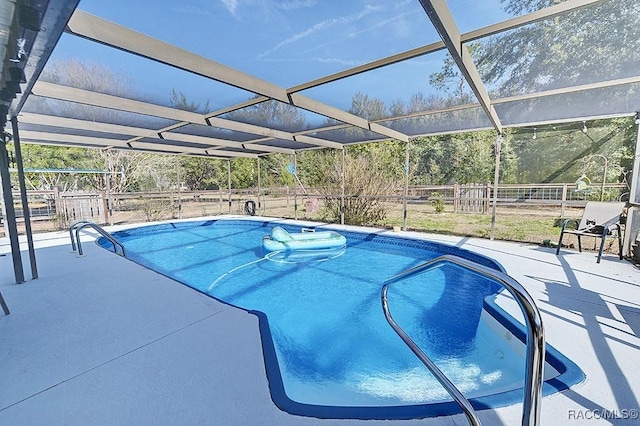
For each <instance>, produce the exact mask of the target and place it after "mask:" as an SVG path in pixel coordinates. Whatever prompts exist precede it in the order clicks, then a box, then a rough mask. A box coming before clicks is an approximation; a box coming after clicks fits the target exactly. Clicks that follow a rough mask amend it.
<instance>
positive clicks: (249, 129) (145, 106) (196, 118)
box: [33, 81, 342, 148]
mask: <svg viewBox="0 0 640 426" xmlns="http://www.w3.org/2000/svg"><path fill="white" fill-rule="evenodd" d="M33 94H34V95H36V96H43V97H48V98H53V99H59V100H64V101H69V102H77V103H81V104H85V105H93V106H98V107H103V108H111V109H116V110H120V111H127V112H132V113H136V114H143V115H150V116H155V117H161V118H166V119H170V120H177V121H184V122H188V123H194V124H201V125H211V126H215V127H219V128H222V129H228V130H235V131H238V132H244V133H253V134H257V135H260V136H267V137H270V138H277V139H285V140H291V141H295V140H296V137H295V136H294V135H293V134H292V133H289V132H284V131H281V130H276V129H270V128H267V127H262V126H257V125H254V124H246V123H240V122H238V121H233V120H226V119H223V118H218V117H211V118H207V119H205V118H204V116H203V115H201V114H197V113H195V112H190V111H183V110H179V109H175V108H169V107H165V106H160V105H154V104H150V103H147V102H141V101H136V100H132V99H124V98H120V97H117V96H113V95H106V94H103V93H97V92H91V91H88V90H84V89H76V88H73V87H68V86H61V85H58V84H53V83H46V82H42V81H39V82H37V83H36V84H35V85H34V87H33ZM163 135H164V133H163ZM172 135H175V133H173V134H172ZM163 137H166V136H163ZM312 140H314V138H308V139H307V141H304V143H310V144H314V145H317V146H328V145H330V147H332V148H338V147H342V145H341V144H339V143H336V142H330V141H325V140H324V139H317V143H313V142H311V141H312ZM220 141H221V140H220V139H217V140H215V141H214V143H219V142H220ZM301 142H302V141H301Z"/></svg>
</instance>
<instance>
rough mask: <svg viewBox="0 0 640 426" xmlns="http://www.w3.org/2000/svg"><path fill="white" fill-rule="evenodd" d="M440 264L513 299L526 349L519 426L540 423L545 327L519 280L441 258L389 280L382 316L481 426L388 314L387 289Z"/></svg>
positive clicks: (473, 422) (384, 290) (383, 295)
mask: <svg viewBox="0 0 640 426" xmlns="http://www.w3.org/2000/svg"><path fill="white" fill-rule="evenodd" d="M442 262H449V263H453V264H456V265H458V266H461V267H463V268H466V269H469V270H471V271H473V272H476V273H478V274H480V275H483V276H485V277H488V278H491V279H494V280H496V281H498V282H499V283H500V284H501V285H502V286H503V287H504V288H506V289H507V291H509V293H511V295H512V296H513V297H514V299H515V300H516V302H517V303H518V305H519V306H520V309H521V310H522V313H523V314H524V318H525V325H526V327H527V342H526V343H527V347H526V365H525V382H524V403H523V408H522V425H523V426H537V425H538V424H539V421H540V403H541V399H542V377H543V367H544V354H545V340H544V327H543V325H542V317H541V315H540V311H539V310H538V307H537V306H536V304H535V302H534V300H533V298H532V297H531V295H530V294H529V293H528V292H527V290H526V289H525V288H524V287H523V286H522V284H520V283H519V282H518V281H516V280H515V279H513V278H512V277H510V276H508V275H507V274H504V273H502V272H500V271H497V270H494V269H490V268H488V267H486V266H483V265H480V264H478V263H475V262H472V261H470V260H467V259H463V258H461V257H458V256H454V255H449V254H446V255H443V256H439V257H437V258H435V259H432V260H430V261H427V262H425V263H422V264H420V265H418V266H416V267H414V268H410V269H407V270H406V271H403V272H400V273H399V274H397V275H394V276H393V277H391V278H389V279H388V280H386V281H385V282H384V285H383V286H382V292H381V298H382V308H383V310H384V314H385V317H386V318H387V321H388V322H389V324H390V325H391V327H392V328H393V329H394V330H395V331H396V333H398V335H399V336H400V338H401V339H402V340H403V341H404V342H405V343H406V344H407V345H408V346H409V348H410V349H411V350H412V351H413V353H415V354H416V356H417V357H418V358H419V359H420V361H422V362H423V363H424V365H425V366H426V367H427V368H428V369H429V370H430V371H431V372H432V373H433V375H434V376H435V377H436V379H438V381H439V382H440V383H441V384H442V386H443V387H444V388H445V389H446V390H447V392H449V394H450V395H451V396H452V397H453V399H454V400H455V401H456V402H457V403H458V405H460V408H462V410H463V412H464V414H465V415H466V416H467V420H469V423H470V424H471V425H474V426H475V425H480V420H479V419H478V417H477V416H476V414H475V410H474V409H473V407H472V405H471V403H470V402H469V400H468V399H466V398H465V397H464V395H462V393H461V392H460V391H459V390H458V389H457V388H456V386H455V385H454V384H453V383H451V381H450V380H449V378H448V377H446V375H445V374H444V373H442V371H441V370H440V369H439V368H438V367H437V366H436V365H435V364H434V363H433V361H431V360H430V359H429V357H428V356H427V355H426V354H425V353H424V352H423V351H422V350H421V349H420V348H419V347H418V345H417V344H416V343H415V342H414V341H413V340H412V339H411V338H410V337H409V336H408V335H407V334H406V333H405V332H404V330H402V328H401V327H400V326H399V325H398V324H397V323H396V322H395V321H394V320H393V317H392V316H391V312H389V304H388V301H387V289H388V287H389V284H392V283H393V282H395V281H397V280H399V279H401V278H404V277H406V276H408V275H413V274H415V273H417V272H420V271H423V270H425V269H428V268H431V267H433V266H434V265H436V264H438V263H442Z"/></svg>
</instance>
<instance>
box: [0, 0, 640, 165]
mask: <svg viewBox="0 0 640 426" xmlns="http://www.w3.org/2000/svg"><path fill="white" fill-rule="evenodd" d="M249 3H250V4H247V3H246V2H241V1H230V0H227V1H218V2H196V1H185V2H167V1H160V2H158V1H152V0H129V1H126V2H125V1H121V0H113V1H110V2H104V1H101V0H82V1H77V0H48V1H46V0H42V1H20V0H18V1H15V0H0V11H1V12H2V13H1V16H2V20H1V22H0V58H3V67H2V75H1V78H0V86H1V87H2V92H1V96H0V113H1V116H0V120H1V123H0V124H2V125H3V127H4V128H5V130H7V131H10V129H11V123H10V122H9V121H8V120H13V119H15V120H16V122H17V124H18V127H19V130H20V131H19V135H20V140H21V141H22V142H25V143H40V144H52V145H62V146H83V147H90V148H102V149H124V150H142V151H149V152H159V153H168V154H177V155H190V156H203V157H213V158H236V157H250V158H257V157H259V156H262V155H268V154H271V153H284V154H292V153H294V152H296V151H298V150H306V149H316V148H336V149H340V148H342V147H344V146H345V145H347V144H356V143H366V142H375V141H383V140H390V139H391V140H399V141H404V142H408V141H410V140H411V139H412V138H415V137H418V136H426V135H437V134H447V133H455V132H465V131H474V130H486V129H494V130H495V131H496V133H497V134H500V133H502V132H503V131H504V129H505V128H509V127H533V126H543V125H545V124H551V123H562V122H575V121H588V120H593V119H600V118H609V117H618V116H629V115H635V114H636V112H637V111H638V110H639V109H640V50H639V49H638V46H640V26H638V25H637V22H639V21H640V5H639V3H638V2H637V0H567V1H558V0H555V1H554V0H549V1H542V2H539V1H533V0H506V1H504V2H501V1H498V0H495V1H483V2H477V1H471V0H449V1H448V2H447V1H445V0H431V1H428V0H406V1H391V0H373V1H358V0H355V1H349V2H344V1H337V0H330V1H320V0H317V1H316V0H291V1H286V2H281V1H264V2H260V3H259V4H258V3H254V2H249Z"/></svg>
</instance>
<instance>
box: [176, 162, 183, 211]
mask: <svg viewBox="0 0 640 426" xmlns="http://www.w3.org/2000/svg"><path fill="white" fill-rule="evenodd" d="M177 158H178V164H176V174H177V179H178V219H182V194H181V190H182V180H181V179H180V157H177Z"/></svg>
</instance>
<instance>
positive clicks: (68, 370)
mask: <svg viewBox="0 0 640 426" xmlns="http://www.w3.org/2000/svg"><path fill="white" fill-rule="evenodd" d="M226 217H227V218H229V216H226ZM283 222H284V221H283ZM297 223H304V222H297ZM131 226H140V225H130V226H128V227H131ZM122 228H124V227H122V226H121V227H112V228H107V229H109V230H116V229H122ZM367 230H368V231H371V232H384V233H386V234H394V235H401V236H402V235H406V236H409V237H412V238H425V239H430V240H432V241H437V242H443V243H448V244H452V245H456V246H459V247H464V248H466V249H470V250H473V251H475V252H478V253H481V254H484V255H487V256H490V257H492V258H494V259H496V260H497V261H498V262H500V263H501V264H502V265H503V267H504V268H505V269H506V271H507V273H508V274H509V275H511V276H512V277H513V278H515V279H516V280H518V281H519V282H520V283H521V284H522V285H524V286H525V287H526V288H527V290H528V291H529V292H530V293H531V295H532V296H533V298H534V299H535V300H536V301H537V303H538V307H539V309H540V311H541V312H542V315H543V321H544V325H545V332H546V338H547V342H548V343H550V344H552V345H553V346H555V348H556V349H558V350H559V351H560V352H562V353H563V354H564V355H566V356H568V357H569V358H570V359H572V360H573V361H574V362H576V363H577V364H578V366H579V367H580V368H582V370H583V371H584V372H585V374H586V380H585V381H584V382H582V383H580V384H578V385H575V386H574V387H572V388H571V389H570V390H568V391H565V392H562V393H559V394H554V395H551V396H548V397H545V398H543V400H542V413H541V423H540V424H541V425H560V424H562V425H600V424H616V425H617V424H620V425H629V426H630V425H632V424H639V423H640V420H638V419H637V418H632V417H635V416H637V413H638V412H637V410H638V409H639V408H640V407H639V406H640V268H638V267H637V266H635V265H634V264H632V263H630V262H628V261H626V260H625V261H621V260H619V259H618V258H617V256H615V255H613V254H610V253H607V254H604V255H603V258H602V262H601V263H600V264H597V263H596V255H597V253H596V252H595V251H587V252H583V253H578V252H577V251H575V250H568V249H566V250H562V251H561V255H560V256H556V255H555V249H552V248H547V247H540V246H535V245H530V244H518V243H509V242H502V241H489V240H482V239H475V238H462V237H452V236H444V235H430V234H422V233H414V232H406V233H405V232H400V233H392V232H391V231H382V230H377V229H376V230H374V229H370V228H367ZM68 235H69V234H68V232H58V233H47V234H36V235H35V236H34V239H35V244H36V254H37V259H38V271H39V278H38V279H36V280H30V279H29V278H30V277H31V275H30V269H29V256H28V252H27V251H26V250H27V249H26V243H23V244H21V246H22V250H23V251H22V258H23V263H24V269H25V275H26V277H27V279H28V281H27V282H26V283H24V284H19V285H18V284H15V281H14V277H13V266H12V258H11V254H10V246H9V242H8V239H7V238H2V239H0V254H6V255H4V256H0V265H1V268H0V291H1V292H2V294H3V295H4V298H5V300H6V302H7V304H8V305H9V308H10V309H11V314H10V315H8V316H3V315H2V312H1V310H0V425H41V424H47V425H103V424H104V425H197V424H202V425H352V424H353V425H362V424H365V423H363V421H362V420H323V419H316V418H308V417H301V416H295V415H291V414H288V413H286V412H283V411H281V410H280V409H278V408H277V407H276V406H275V405H274V404H273V402H272V400H271V397H270V394H269V390H268V384H267V378H266V375H265V368H264V362H263V358H262V348H261V344H260V336H259V331H258V320H257V318H256V316H254V315H252V314H249V313H246V312H244V311H241V310H238V309H235V308H233V307H230V306H228V305H225V304H223V303H219V302H217V301H216V300H214V299H211V298H209V297H207V296H204V295H202V294H200V293H198V292H197V291H195V290H192V289H190V288H188V287H186V286H184V285H182V284H179V283H177V282H175V281H172V280H171V279H169V278H166V277H164V276H162V275H159V274H157V273H155V272H153V271H150V270H147V269H145V268H143V267H140V266H138V265H136V264H134V263H133V262H130V261H128V260H126V259H124V258H122V257H120V256H116V255H114V254H113V253H110V252H108V251H106V250H104V249H101V248H99V247H97V246H96V245H95V244H93V243H90V241H93V240H95V237H93V236H91V235H85V236H83V237H82V241H86V242H85V243H84V244H83V248H84V250H85V254H86V256H84V257H79V256H77V254H75V253H72V252H71V246H70V243H69V236H68ZM94 235H95V234H94ZM551 237H556V238H557V236H551ZM21 242H23V240H22V239H21ZM589 244H590V242H588V241H587V242H586V243H585V245H587V246H588V245H589ZM384 278H385V277H381V279H384ZM521 410H522V404H515V405H512V406H509V407H503V408H498V409H494V410H484V411H480V412H479V417H480V419H481V421H482V422H483V424H484V425H515V424H520V419H521ZM625 410H627V411H625ZM633 410H636V411H633ZM610 415H617V417H619V418H617V419H606V420H605V419H603V418H602V417H607V416H610ZM366 424H367V425H377V424H403V425H404V424H407V425H409V424H416V425H417V424H420V425H424V424H429V425H465V424H467V422H466V420H465V418H464V417H463V416H462V415H455V416H448V417H439V418H433V419H428V420H405V421H401V420H394V421H375V420H369V421H366Z"/></svg>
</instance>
